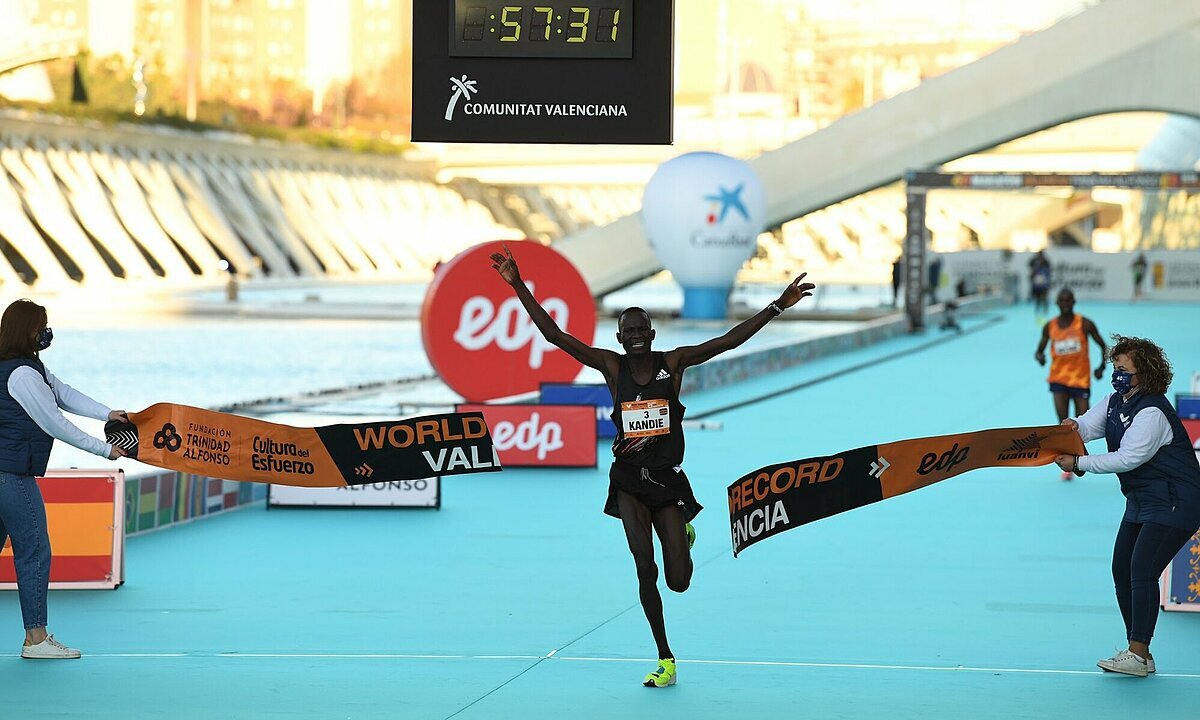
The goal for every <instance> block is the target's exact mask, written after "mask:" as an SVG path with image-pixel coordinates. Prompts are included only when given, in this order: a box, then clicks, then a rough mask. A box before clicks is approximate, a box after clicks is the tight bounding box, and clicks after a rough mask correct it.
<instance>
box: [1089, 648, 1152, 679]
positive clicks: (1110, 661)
mask: <svg viewBox="0 0 1200 720" xmlns="http://www.w3.org/2000/svg"><path fill="white" fill-rule="evenodd" d="M1096 665H1097V666H1099V667H1100V669H1102V670H1106V671H1108V672H1115V673H1121V674H1123V675H1133V676H1135V677H1146V676H1147V675H1149V674H1150V663H1148V662H1146V660H1144V659H1143V658H1140V657H1138V656H1137V655H1134V654H1133V653H1131V652H1129V651H1128V650H1122V651H1121V652H1119V653H1117V654H1116V655H1113V656H1112V657H1110V658H1105V659H1103V660H1101V661H1100V662H1098V663H1096Z"/></svg>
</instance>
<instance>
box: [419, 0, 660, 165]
mask: <svg viewBox="0 0 1200 720" xmlns="http://www.w3.org/2000/svg"><path fill="white" fill-rule="evenodd" d="M412 5H413V26H412V33H413V34H412V47H413V63H412V67H413V99H412V139H413V140H414V141H417V142H492V143H606V144H628V143H662V144H667V143H670V142H671V139H672V137H671V135H672V120H673V107H674V96H673V93H672V90H673V88H672V85H673V79H674V54H675V30H674V27H675V24H674V17H675V2H674V0H529V2H522V1H521V0H414V2H413V4H412Z"/></svg>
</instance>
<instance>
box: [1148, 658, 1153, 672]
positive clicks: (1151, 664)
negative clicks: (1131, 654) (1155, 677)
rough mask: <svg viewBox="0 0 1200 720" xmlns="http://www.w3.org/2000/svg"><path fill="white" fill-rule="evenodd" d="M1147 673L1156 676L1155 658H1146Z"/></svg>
mask: <svg viewBox="0 0 1200 720" xmlns="http://www.w3.org/2000/svg"><path fill="white" fill-rule="evenodd" d="M1146 672H1148V673H1150V674H1154V658H1146Z"/></svg>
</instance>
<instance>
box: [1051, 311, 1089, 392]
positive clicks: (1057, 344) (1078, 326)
mask: <svg viewBox="0 0 1200 720" xmlns="http://www.w3.org/2000/svg"><path fill="white" fill-rule="evenodd" d="M1048 326H1049V328H1050V358H1051V360H1050V377H1048V378H1046V379H1047V380H1048V381H1049V382H1051V383H1057V384H1059V385H1065V386H1067V387H1074V388H1090V387H1091V386H1092V361H1091V358H1090V357H1089V356H1088V339H1087V335H1085V334H1084V332H1083V316H1082V315H1076V316H1075V319H1074V320H1072V321H1071V324H1070V325H1068V326H1066V327H1065V328H1064V327H1059V325H1058V318H1055V319H1053V320H1051V321H1050V322H1049V323H1048Z"/></svg>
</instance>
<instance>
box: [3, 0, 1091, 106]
mask: <svg viewBox="0 0 1200 720" xmlns="http://www.w3.org/2000/svg"><path fill="white" fill-rule="evenodd" d="M740 1H746V0H740ZM762 1H763V2H765V3H768V4H775V5H779V6H781V7H788V6H791V7H804V8H805V9H806V10H807V11H808V13H809V14H810V15H811V16H812V17H813V18H817V19H823V20H830V19H843V20H860V21H863V22H870V23H874V24H878V23H880V22H886V21H887V20H911V21H916V22H928V23H929V24H931V25H943V26H944V25H955V26H963V25H967V26H975V27H981V28H988V27H1004V28H1017V29H1021V30H1031V29H1037V28H1041V27H1045V26H1047V25H1049V24H1051V23H1053V22H1054V21H1055V20H1057V19H1059V18H1062V17H1064V16H1066V15H1070V14H1073V13H1075V12H1078V11H1079V10H1080V9H1082V8H1084V7H1087V6H1089V5H1094V4H1095V3H1096V2H1098V1H1099V0H762ZM134 2H135V0H97V1H95V2H93V3H92V4H91V5H92V11H91V16H90V18H89V20H90V23H91V32H90V36H91V37H90V38H89V40H90V42H91V44H92V46H93V50H96V51H97V52H98V54H107V53H108V52H122V51H123V50H124V49H125V48H128V47H131V46H132V40H133V9H134ZM693 2H695V3H699V2H702V0H676V12H677V13H678V12H682V11H683V10H685V9H686V8H687V7H688V5H690V4H692V3H693ZM728 2H729V3H730V6H731V7H736V4H737V2H739V0H728ZM18 3H19V4H23V5H26V6H29V5H30V4H31V0H0V6H2V5H7V4H18ZM308 13H309V26H310V27H312V28H321V32H313V33H309V36H308V41H309V45H310V48H309V58H310V62H309V67H310V70H309V78H308V79H309V82H310V83H311V84H312V86H313V87H316V88H320V87H324V86H326V85H327V84H328V82H329V81H331V80H336V79H341V78H345V76H346V75H347V73H348V72H349V13H348V4H347V3H346V2H344V0H309V1H308Z"/></svg>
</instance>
